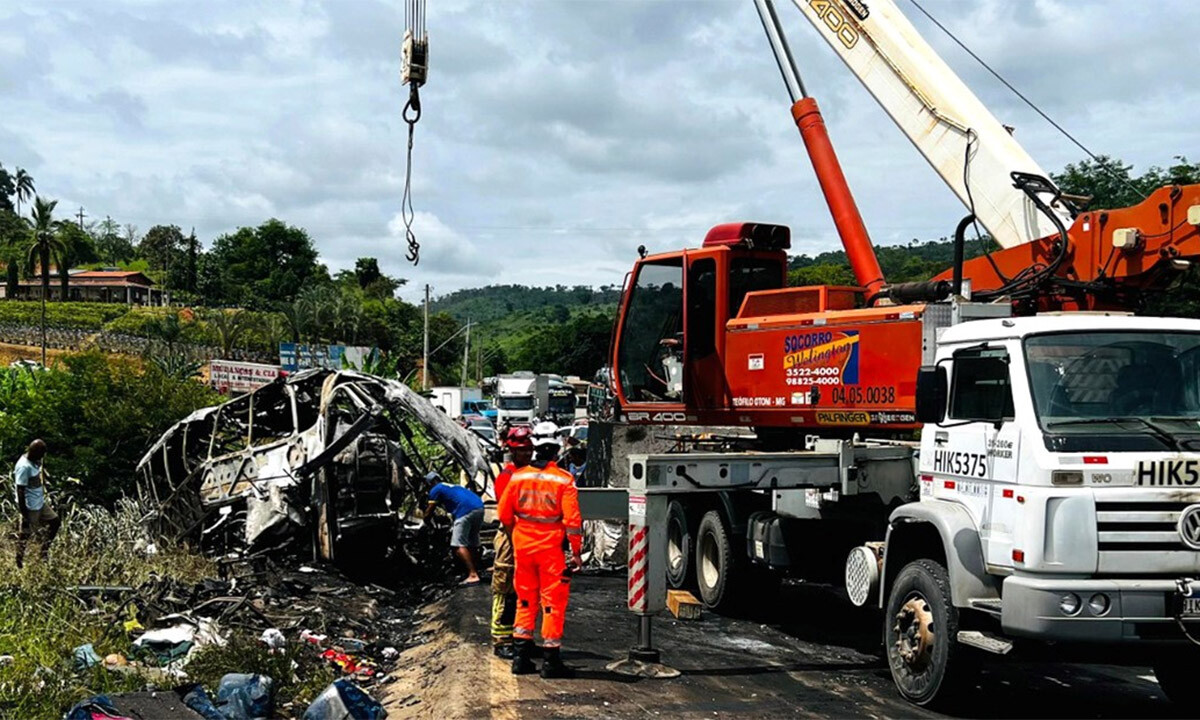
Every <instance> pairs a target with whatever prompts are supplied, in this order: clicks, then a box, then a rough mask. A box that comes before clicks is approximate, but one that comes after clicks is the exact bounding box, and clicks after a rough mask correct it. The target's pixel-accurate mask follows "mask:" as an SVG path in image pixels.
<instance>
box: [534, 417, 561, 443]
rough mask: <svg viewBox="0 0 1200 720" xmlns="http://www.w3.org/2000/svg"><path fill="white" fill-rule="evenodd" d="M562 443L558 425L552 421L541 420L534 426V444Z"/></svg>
mask: <svg viewBox="0 0 1200 720" xmlns="http://www.w3.org/2000/svg"><path fill="white" fill-rule="evenodd" d="M543 445H562V439H561V438H559V436H558V426H557V425H555V424H554V423H552V422H540V423H538V424H537V425H534V426H533V446H534V447H541V446H543Z"/></svg>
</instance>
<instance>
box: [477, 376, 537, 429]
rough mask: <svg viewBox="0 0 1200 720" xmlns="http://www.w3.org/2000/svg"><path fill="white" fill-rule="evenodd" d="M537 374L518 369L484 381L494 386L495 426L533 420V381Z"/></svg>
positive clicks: (526, 422)
mask: <svg viewBox="0 0 1200 720" xmlns="http://www.w3.org/2000/svg"><path fill="white" fill-rule="evenodd" d="M536 381H537V376H536V375H534V374H533V373H531V372H527V371H519V372H515V373H512V374H509V375H497V376H496V377H494V378H489V379H488V380H487V381H486V382H487V383H488V384H489V385H490V386H491V387H493V388H494V390H493V392H494V393H495V395H494V396H493V397H494V398H495V406H496V427H504V426H506V425H528V424H529V423H531V422H533V418H534V415H535V413H534V409H535V407H534V406H535V405H536V399H535V398H534V383H535V382H536Z"/></svg>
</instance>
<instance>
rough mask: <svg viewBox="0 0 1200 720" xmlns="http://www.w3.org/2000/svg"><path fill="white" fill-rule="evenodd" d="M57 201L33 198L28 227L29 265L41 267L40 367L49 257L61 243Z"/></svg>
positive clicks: (44, 327)
mask: <svg viewBox="0 0 1200 720" xmlns="http://www.w3.org/2000/svg"><path fill="white" fill-rule="evenodd" d="M57 205H58V201H57V200H43V199H42V198H41V197H40V196H37V195H35V196H34V197H33V222H32V223H31V226H30V231H31V240H32V242H31V243H30V246H29V265H30V266H32V265H33V264H34V260H35V259H36V260H37V262H38V263H39V264H40V265H41V266H42V366H43V367H45V365H46V299H47V298H48V297H49V296H50V255H51V254H52V253H54V252H56V251H57V252H61V249H62V241H61V240H60V239H59V237H58V233H57V232H56V230H57V229H58V227H57V223H56V222H55V220H54V208H55V206H57Z"/></svg>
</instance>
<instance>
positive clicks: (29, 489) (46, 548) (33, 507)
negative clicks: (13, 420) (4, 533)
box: [13, 440, 60, 567]
mask: <svg viewBox="0 0 1200 720" xmlns="http://www.w3.org/2000/svg"><path fill="white" fill-rule="evenodd" d="M45 457H46V443H45V442H43V441H41V440H34V441H33V442H31V443H29V447H28V448H27V449H26V450H25V454H24V455H22V456H21V458H20V459H19V460H17V466H16V467H15V468H13V480H14V481H15V485H16V490H17V510H19V511H20V513H21V520H20V531H19V534H18V536H17V567H21V566H22V565H23V564H24V562H25V545H26V544H27V543H28V542H29V538H30V536H32V535H34V534H37V535H38V536H39V540H41V541H42V559H43V560H45V559H46V557H47V556H48V555H49V554H50V543H51V542H52V541H53V540H54V536H55V535H57V534H58V526H59V524H60V521H59V519H58V514H57V513H55V512H54V508H52V507H50V503H48V502H46V487H45V479H46V471H45V470H43V469H42V460H43V459H44V458H45Z"/></svg>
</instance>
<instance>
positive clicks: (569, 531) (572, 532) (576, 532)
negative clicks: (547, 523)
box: [567, 528, 583, 535]
mask: <svg viewBox="0 0 1200 720" xmlns="http://www.w3.org/2000/svg"><path fill="white" fill-rule="evenodd" d="M567 534H568V535H582V534H583V530H582V529H580V528H567Z"/></svg>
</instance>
